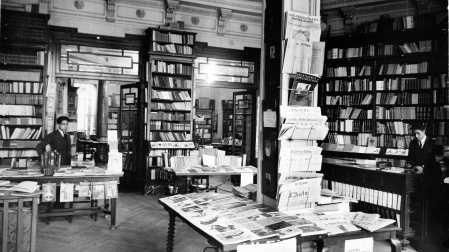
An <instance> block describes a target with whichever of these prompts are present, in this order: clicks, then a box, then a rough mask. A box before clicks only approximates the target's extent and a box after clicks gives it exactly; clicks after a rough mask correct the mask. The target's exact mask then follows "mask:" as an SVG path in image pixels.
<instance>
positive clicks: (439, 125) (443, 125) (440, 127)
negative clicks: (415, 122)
mask: <svg viewBox="0 0 449 252" xmlns="http://www.w3.org/2000/svg"><path fill="white" fill-rule="evenodd" d="M433 132H434V135H440V136H445V135H449V123H448V122H435V123H433Z"/></svg>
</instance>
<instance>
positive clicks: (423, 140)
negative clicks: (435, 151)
mask: <svg viewBox="0 0 449 252" xmlns="http://www.w3.org/2000/svg"><path fill="white" fill-rule="evenodd" d="M426 138H427V136H424V138H423V139H422V140H418V141H420V142H421V148H422V147H423V146H424V143H425V142H426Z"/></svg>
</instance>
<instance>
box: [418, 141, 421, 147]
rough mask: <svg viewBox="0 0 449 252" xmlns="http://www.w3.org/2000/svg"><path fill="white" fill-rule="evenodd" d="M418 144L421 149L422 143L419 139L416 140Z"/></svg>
mask: <svg viewBox="0 0 449 252" xmlns="http://www.w3.org/2000/svg"><path fill="white" fill-rule="evenodd" d="M418 146H419V148H420V149H422V143H421V141H419V140H418Z"/></svg>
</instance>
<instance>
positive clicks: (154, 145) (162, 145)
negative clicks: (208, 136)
mask: <svg viewBox="0 0 449 252" xmlns="http://www.w3.org/2000/svg"><path fill="white" fill-rule="evenodd" d="M185 135H186V136H185V138H186V139H188V140H187V141H182V142H179V141H178V142H174V141H172V142H167V141H165V142H150V143H149V144H150V148H151V149H152V150H154V149H158V150H161V149H177V148H182V149H193V148H195V144H194V143H193V142H191V136H190V134H185ZM170 153H171V152H170Z"/></svg>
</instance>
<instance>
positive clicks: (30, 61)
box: [0, 51, 45, 66]
mask: <svg viewBox="0 0 449 252" xmlns="http://www.w3.org/2000/svg"><path fill="white" fill-rule="evenodd" d="M44 55H45V53H44V52H43V51H39V52H37V53H36V55H25V54H12V53H0V63H3V64H16V65H41V66H43V65H44V59H45V57H44Z"/></svg>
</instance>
